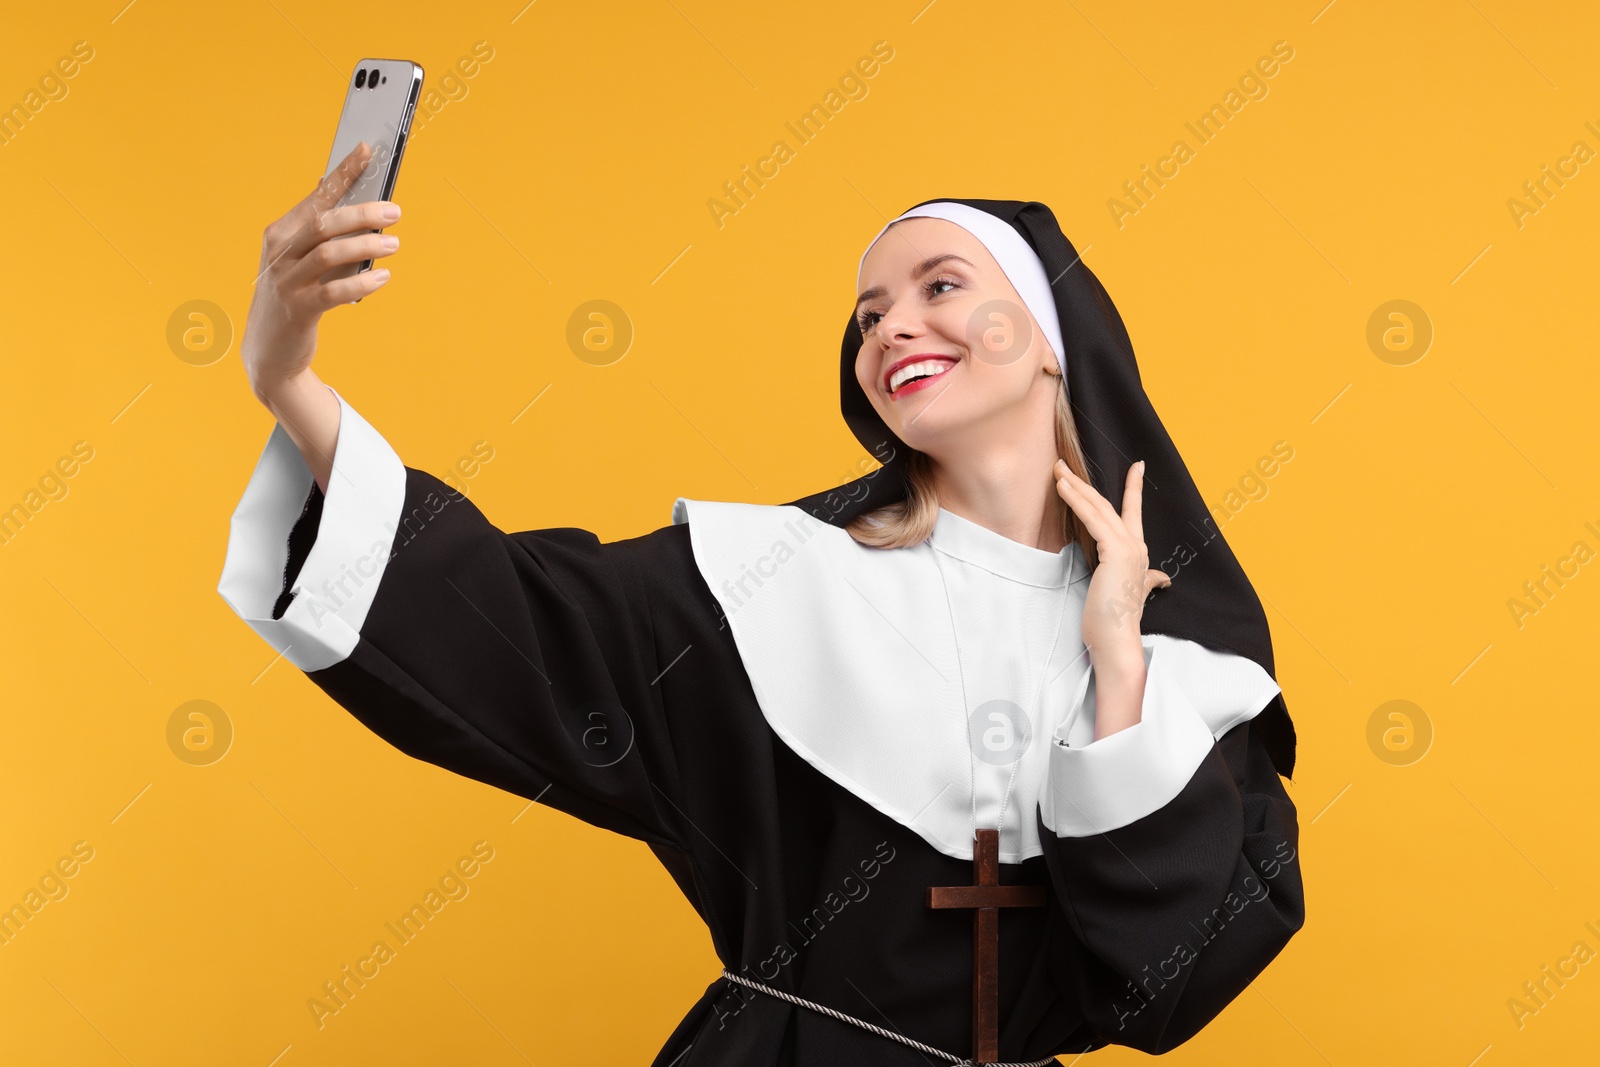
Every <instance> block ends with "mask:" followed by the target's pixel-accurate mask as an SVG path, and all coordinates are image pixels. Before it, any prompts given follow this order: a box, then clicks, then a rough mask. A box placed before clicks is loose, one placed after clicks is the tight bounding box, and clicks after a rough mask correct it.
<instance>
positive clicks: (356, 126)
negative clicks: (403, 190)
mask: <svg viewBox="0 0 1600 1067" xmlns="http://www.w3.org/2000/svg"><path fill="white" fill-rule="evenodd" d="M421 93H422V68H421V67H420V66H418V65H417V64H416V63H413V62H411V61H410V60H409V59H363V60H362V61H361V62H360V63H357V64H356V69H355V73H354V74H352V75H351V77H350V87H349V89H347V90H346V91H345V97H344V110H343V111H341V112H340V113H339V128H338V129H337V130H335V131H334V134H333V151H332V152H331V153H329V155H328V166H327V169H326V170H324V171H323V172H322V176H323V177H324V178H326V177H327V176H328V175H329V174H332V173H333V169H334V168H335V167H337V166H338V165H339V163H340V161H342V160H343V159H344V157H345V156H347V155H349V154H350V152H351V150H352V149H354V148H355V146H356V145H358V144H360V143H361V142H362V141H365V142H367V144H369V145H371V146H372V157H371V158H370V159H368V160H367V168H366V170H364V171H362V172H361V177H360V178H357V179H356V181H355V183H354V184H352V185H351V186H350V188H349V189H348V190H346V191H345V194H344V195H343V196H341V197H340V198H339V203H338V204H337V205H336V206H338V207H343V206H345V205H346V204H363V203H366V202H368V201H371V200H388V199H390V198H391V197H392V196H393V194H394V183H395V178H396V177H397V176H398V175H399V173H400V159H401V157H402V156H404V155H405V151H406V137H407V135H408V134H409V133H410V131H411V116H412V114H413V113H414V112H415V111H416V109H417V97H418V96H419V95H421ZM365 232H367V233H379V232H381V231H379V230H367V231H365ZM343 236H345V237H354V236H356V235H355V234H344V235H343ZM371 269H372V260H370V259H366V260H362V261H361V262H360V263H348V264H344V265H343V266H339V267H335V268H334V269H333V270H330V271H329V272H328V273H326V274H324V275H323V276H322V280H323V281H333V280H335V279H337V278H349V277H352V276H354V275H356V274H360V273H361V272H362V271H368V270H371Z"/></svg>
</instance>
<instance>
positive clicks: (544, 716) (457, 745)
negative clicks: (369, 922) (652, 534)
mask: <svg viewBox="0 0 1600 1067" xmlns="http://www.w3.org/2000/svg"><path fill="white" fill-rule="evenodd" d="M336 395H337V394H336ZM340 406H341V423H340V429H339V439H338V444H337V447H336V451H335V453H334V457H333V473H332V475H331V477H330V479H329V484H328V492H327V494H326V496H324V494H323V493H322V492H321V490H320V489H319V488H318V487H317V486H316V484H315V481H314V480H313V479H312V478H311V474H310V470H309V468H308V467H307V466H306V464H305V461H304V459H303V458H302V457H301V456H300V454H299V451H298V449H296V447H295V446H294V444H293V441H292V440H291V439H290V438H289V437H288V435H287V433H285V432H284V430H283V429H282V427H281V426H280V427H275V428H274V430H273V435H272V438H271V439H270V440H269V441H268V444H267V447H266V449H265V450H264V452H263V453H262V457H261V460H260V462H259V463H258V465H257V468H256V471H255V472H254V474H253V475H252V478H251V482H250V484H249V486H247V488H246V491H245V495H244V497H243V499H242V500H241V501H240V504H239V507H238V509H237V510H236V511H235V513H234V516H233V524H232V529H231V533H230V538H229V545H228V559H227V562H226V563H225V565H224V573H223V577H222V581H221V583H220V585H219V591H220V592H221V593H222V595H223V596H224V598H225V599H227V600H228V602H229V604H230V605H231V606H232V607H233V608H234V610H235V611H236V612H238V613H239V614H240V615H241V616H242V617H243V618H244V619H245V620H246V621H247V622H248V623H250V625H251V626H252V627H253V628H255V629H256V631H257V632H258V633H260V634H261V636H262V637H264V638H265V639H267V640H268V641H269V643H271V644H273V646H274V647H276V648H278V650H279V651H280V652H282V653H283V654H284V655H285V656H286V657H287V658H288V659H290V660H291V661H292V662H293V663H294V664H295V666H297V667H299V668H300V669H301V670H303V671H305V673H306V675H307V677H309V678H310V679H311V680H312V681H313V682H314V683H316V685H317V686H319V687H320V688H321V689H322V690H323V691H324V692H326V693H327V694H328V695H329V696H330V697H332V698H333V699H334V700H335V701H337V702H338V703H339V704H341V705H342V706H343V707H344V708H346V709H347V710H348V711H349V712H350V713H351V714H352V715H354V716H355V717H356V718H357V719H359V720H360V721H361V722H362V723H363V724H365V725H366V726H367V727H368V728H370V729H371V730H372V731H373V732H375V733H376V734H378V735H379V736H380V737H382V738H384V739H385V740H386V741H388V742H389V743H390V744H392V745H394V746H395V747H396V748H398V749H400V750H401V751H402V752H405V753H406V754H408V755H410V756H413V757H415V758H417V759H419V760H424V761H426V762H428V763H433V764H436V765H438V766H440V767H444V768H446V769H448V770H451V771H454V772H456V773H457V774H461V775H465V776H467V777H469V778H473V779H476V780H478V781H481V782H485V783H488V784H490V785H493V786H496V787H498V788H500V789H504V790H506V791H508V792H511V793H515V794H517V795H518V796H523V797H527V798H529V799H532V800H537V801H538V802H540V803H542V804H546V805H548V806H550V807H553V808H556V809H559V810H561V811H565V812H567V813H569V814H571V815H573V816H575V817H577V818H579V819H582V820H583V821H585V822H588V823H591V824H593V825H595V826H599V827H602V828H604V829H608V830H611V831H614V832H616V833H619V834H623V835H626V836H628V837H632V838H636V839H639V840H642V841H646V842H648V843H650V844H652V845H656V846H664V847H667V848H673V849H681V848H682V847H683V846H682V842H683V835H682V833H681V827H680V826H679V822H680V816H679V814H678V811H677V809H676V807H675V806H674V803H673V800H672V798H673V797H674V796H676V795H677V789H678V777H677V773H676V761H675V760H674V757H673V752H672V745H671V738H670V735H669V732H668V729H667V718H666V714H665V709H664V708H663V706H662V704H661V701H660V690H659V688H658V687H656V686H654V685H653V682H654V680H655V679H656V678H657V677H658V676H659V675H660V673H661V670H662V667H663V664H662V663H660V662H659V657H658V655H657V650H656V648H655V645H654V642H653V640H652V629H651V621H650V605H649V596H648V593H647V591H646V588H645V583H644V581H643V580H642V577H641V575H639V574H638V573H637V567H638V560H639V559H640V558H641V557H640V555H639V553H637V552H628V551H621V550H619V546H622V545H625V544H626V543H625V542H616V543H611V544H602V543H601V542H600V541H599V540H598V539H597V538H596V537H595V535H594V534H592V533H590V532H588V531H586V530H580V529H574V528H555V529H545V530H531V531H525V532H517V533H506V532H504V531H502V530H500V529H498V528H496V527H495V526H494V525H493V524H492V523H491V522H489V520H488V519H487V518H486V517H485V516H484V515H483V514H482V512H480V511H479V510H478V508H477V507H476V506H475V505H474V504H473V503H472V502H471V501H470V500H468V499H467V498H466V497H465V496H463V495H462V494H461V493H459V492H458V491H456V490H454V489H453V488H451V487H450V486H448V485H446V484H445V483H443V482H442V481H440V480H439V479H438V478H435V477H434V476H433V475H431V474H428V473H427V472H425V471H420V470H416V469H413V468H410V467H405V466H404V465H402V464H401V462H400V460H399V458H398V457H397V456H395V454H394V452H393V451H392V449H390V448H389V446H388V444H387V443H386V442H384V440H383V438H382V437H381V436H379V435H378V434H377V432H376V431H374V430H373V429H372V427H371V426H370V425H369V424H367V423H366V421H365V420H364V419H362V418H361V416H360V415H359V414H357V413H356V412H355V411H354V410H353V409H352V408H351V407H350V406H349V405H348V403H346V402H345V401H344V399H343V398H342V397H341V398H340ZM635 540H637V539H635Z"/></svg>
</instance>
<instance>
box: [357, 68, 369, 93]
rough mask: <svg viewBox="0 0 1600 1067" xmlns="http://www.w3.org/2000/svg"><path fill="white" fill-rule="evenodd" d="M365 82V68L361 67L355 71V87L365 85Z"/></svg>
mask: <svg viewBox="0 0 1600 1067" xmlns="http://www.w3.org/2000/svg"><path fill="white" fill-rule="evenodd" d="M366 83H367V68H365V67H362V68H361V69H360V70H358V71H356V88H357V89H360V88H361V87H362V86H364V85H366Z"/></svg>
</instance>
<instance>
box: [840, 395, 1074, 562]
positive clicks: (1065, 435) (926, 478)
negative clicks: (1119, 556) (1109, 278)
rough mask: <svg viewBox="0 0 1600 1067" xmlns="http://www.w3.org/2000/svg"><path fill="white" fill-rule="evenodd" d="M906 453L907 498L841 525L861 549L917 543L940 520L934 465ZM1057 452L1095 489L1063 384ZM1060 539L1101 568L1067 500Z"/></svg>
mask: <svg viewBox="0 0 1600 1067" xmlns="http://www.w3.org/2000/svg"><path fill="white" fill-rule="evenodd" d="M1058 377H1059V376H1058ZM907 451H909V452H910V456H909V457H908V458H907V460H906V484H907V492H906V497H905V499H904V500H897V501H895V502H894V503H892V504H885V505H883V506H882V507H879V508H874V509H873V510H871V511H867V512H863V513H862V514H860V515H857V516H856V517H855V518H853V519H851V520H850V521H849V522H848V523H847V524H846V525H845V531H846V532H847V533H849V534H850V536H851V537H853V538H855V540H856V541H857V542H859V543H860V544H863V545H866V546H868V547H869V548H906V547H909V546H911V545H919V544H921V543H922V542H923V541H926V540H927V539H928V536H929V535H930V534H932V533H933V524H934V522H935V520H937V519H938V517H939V495H938V493H937V492H935V490H934V487H933V460H932V459H931V458H930V457H929V456H928V454H927V453H926V452H919V451H917V450H916V449H914V448H911V449H908V450H907ZM1056 453H1057V454H1058V455H1059V456H1061V458H1062V459H1065V460H1066V461H1067V466H1068V467H1070V468H1071V469H1072V472H1073V473H1074V474H1076V475H1077V476H1078V477H1080V478H1082V479H1083V480H1084V481H1086V482H1090V483H1091V484H1093V479H1091V478H1090V477H1089V467H1088V464H1087V462H1086V461H1085V459H1084V455H1083V445H1082V443H1081V442H1080V441H1079V440H1078V425H1077V423H1076V421H1074V419H1073V418H1072V404H1071V403H1070V402H1069V401H1068V400H1067V390H1066V386H1065V384H1064V380H1063V381H1061V382H1058V384H1057V387H1056ZM1051 484H1052V485H1054V482H1053V481H1052V483H1051ZM1061 536H1062V539H1063V540H1064V541H1066V542H1067V543H1069V544H1070V543H1072V542H1073V541H1076V542H1077V543H1078V547H1079V548H1081V549H1082V550H1083V558H1084V560H1085V561H1086V562H1087V563H1088V565H1089V567H1090V569H1091V570H1092V569H1093V568H1094V567H1096V566H1098V565H1099V559H1098V556H1097V554H1096V552H1095V542H1094V538H1093V537H1092V536H1090V534H1089V531H1088V529H1087V528H1086V527H1085V526H1084V525H1083V524H1082V523H1080V522H1079V521H1078V519H1077V516H1076V515H1075V514H1073V511H1072V508H1071V507H1070V506H1068V505H1067V504H1066V502H1065V501H1062V521H1061Z"/></svg>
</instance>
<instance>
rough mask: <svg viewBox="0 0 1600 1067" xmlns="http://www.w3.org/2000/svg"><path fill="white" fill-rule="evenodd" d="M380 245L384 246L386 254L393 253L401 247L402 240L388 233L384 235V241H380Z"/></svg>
mask: <svg viewBox="0 0 1600 1067" xmlns="http://www.w3.org/2000/svg"><path fill="white" fill-rule="evenodd" d="M378 243H379V244H381V245H383V250H384V251H385V252H393V251H394V250H395V249H397V248H399V247H400V238H398V237H396V236H395V235H394V234H392V233H386V234H384V235H383V238H382V240H380V241H379V242H378Z"/></svg>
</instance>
